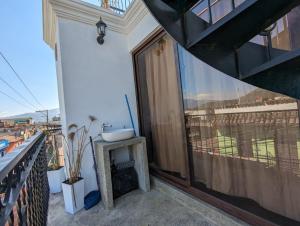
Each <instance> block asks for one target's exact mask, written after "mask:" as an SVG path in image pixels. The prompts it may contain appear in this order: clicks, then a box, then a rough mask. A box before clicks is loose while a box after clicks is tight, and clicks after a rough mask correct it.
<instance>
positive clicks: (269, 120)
mask: <svg viewBox="0 0 300 226" xmlns="http://www.w3.org/2000/svg"><path fill="white" fill-rule="evenodd" d="M185 120H186V127H187V129H188V143H189V148H190V149H191V150H192V151H193V152H204V153H208V154H210V155H212V156H214V155H215V156H223V157H226V158H239V159H243V160H249V161H256V162H259V163H261V164H264V165H266V167H278V168H280V169H281V170H284V171H289V172H292V173H293V174H296V175H300V130H299V117H298V110H282V111H265V112H242V113H225V114H213V113H209V114H203V115H200V114H198V115H186V116H185Z"/></svg>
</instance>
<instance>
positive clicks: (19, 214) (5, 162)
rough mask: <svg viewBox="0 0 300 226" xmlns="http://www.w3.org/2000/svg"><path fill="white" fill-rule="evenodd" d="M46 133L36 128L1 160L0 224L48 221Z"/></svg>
mask: <svg viewBox="0 0 300 226" xmlns="http://www.w3.org/2000/svg"><path fill="white" fill-rule="evenodd" d="M45 139H46V138H45V135H44V134H43V133H42V132H37V133H36V134H35V135H34V136H32V137H31V138H30V139H28V140H27V141H26V142H24V144H22V145H21V146H19V147H18V148H16V149H15V150H14V151H13V152H11V153H8V154H6V155H5V156H4V157H3V158H1V162H0V225H30V226H31V225H38V226H44V225H47V213H48V201H49V185H48V178H47V158H46V152H45Z"/></svg>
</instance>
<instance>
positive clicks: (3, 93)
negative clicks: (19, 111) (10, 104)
mask: <svg viewBox="0 0 300 226" xmlns="http://www.w3.org/2000/svg"><path fill="white" fill-rule="evenodd" d="M0 93H1V94H2V95H4V96H6V97H8V98H9V99H11V100H13V101H14V102H16V103H17V104H20V105H22V106H23V107H26V108H28V109H29V107H28V106H27V105H25V104H23V103H21V102H19V101H18V100H16V99H15V98H13V97H11V96H9V95H8V94H6V93H5V92H3V91H1V90H0Z"/></svg>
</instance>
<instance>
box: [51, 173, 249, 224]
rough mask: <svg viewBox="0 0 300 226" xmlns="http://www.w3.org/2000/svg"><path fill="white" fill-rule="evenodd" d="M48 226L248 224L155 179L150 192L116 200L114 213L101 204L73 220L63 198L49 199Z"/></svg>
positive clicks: (131, 194)
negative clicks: (66, 210) (66, 211)
mask: <svg viewBox="0 0 300 226" xmlns="http://www.w3.org/2000/svg"><path fill="white" fill-rule="evenodd" d="M48 225H53V226H54V225H55V226H64V225H76V226H85V225H89V226H90V225H91V226H92V225H129V226H133V225H203V226H212V225H228V226H238V225H246V224H245V223H243V222H241V221H239V220H237V219H235V218H231V217H229V216H228V215H227V214H225V213H223V212H221V211H220V210H217V209H216V208H214V207H211V206H210V205H208V204H206V203H204V202H200V201H196V200H195V199H192V198H191V197H190V196H188V195H186V194H185V193H182V192H180V191H179V190H177V189H175V188H174V187H171V186H169V185H167V184H165V183H163V182H162V181H160V180H158V179H154V178H153V180H152V189H151V192H148V193H143V192H141V191H139V190H136V191H132V192H130V193H128V194H126V195H124V196H122V197H120V198H118V199H117V200H115V208H114V209H113V210H105V209H104V208H103V206H102V203H100V204H99V205H97V206H95V207H93V208H92V209H90V210H88V211H85V210H82V211H80V212H79V213H77V214H76V215H75V216H72V215H70V214H67V213H65V212H64V203H63V197H62V195H61V194H57V195H50V202H49V215H48Z"/></svg>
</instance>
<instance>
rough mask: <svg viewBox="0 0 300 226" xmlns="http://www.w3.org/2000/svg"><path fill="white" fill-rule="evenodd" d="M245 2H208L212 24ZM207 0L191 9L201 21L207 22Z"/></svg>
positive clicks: (220, 0)
mask: <svg viewBox="0 0 300 226" xmlns="http://www.w3.org/2000/svg"><path fill="white" fill-rule="evenodd" d="M245 1H246V0H235V1H234V0H210V5H211V15H212V23H216V22H217V21H218V20H220V19H222V18H223V17H224V16H226V15H227V14H229V13H230V12H231V11H232V10H233V8H234V7H238V6H239V5H241V4H242V3H243V2H245ZM208 4H209V3H208V0H204V1H199V3H198V4H196V6H195V7H194V8H193V10H192V11H193V13H195V14H197V15H198V16H199V17H201V18H202V19H203V20H205V21H207V22H209V9H208Z"/></svg>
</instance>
